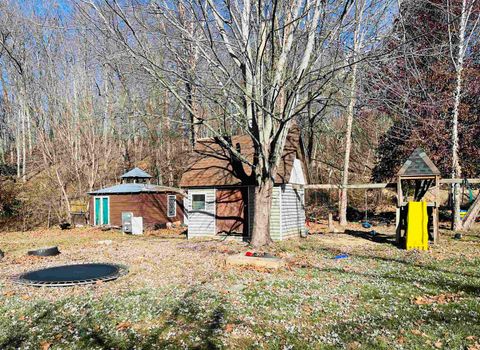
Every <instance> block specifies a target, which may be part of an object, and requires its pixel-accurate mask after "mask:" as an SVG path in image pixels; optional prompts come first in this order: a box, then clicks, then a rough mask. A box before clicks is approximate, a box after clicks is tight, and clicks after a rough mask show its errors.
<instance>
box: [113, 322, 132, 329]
mask: <svg viewBox="0 0 480 350" xmlns="http://www.w3.org/2000/svg"><path fill="white" fill-rule="evenodd" d="M131 326H132V324H131V323H130V322H128V321H123V322H120V323H119V324H117V327H115V328H116V329H117V330H118V331H124V330H126V329H128V328H130V327H131Z"/></svg>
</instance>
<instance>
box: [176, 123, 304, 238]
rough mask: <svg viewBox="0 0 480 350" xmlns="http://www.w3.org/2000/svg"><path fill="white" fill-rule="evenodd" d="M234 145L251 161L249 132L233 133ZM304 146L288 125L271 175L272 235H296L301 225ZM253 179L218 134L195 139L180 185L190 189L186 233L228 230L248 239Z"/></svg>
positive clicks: (228, 233)
mask: <svg viewBox="0 0 480 350" xmlns="http://www.w3.org/2000/svg"><path fill="white" fill-rule="evenodd" d="M230 141H231V142H232V145H234V147H236V149H237V150H238V151H239V152H240V153H241V154H242V155H243V156H244V157H246V158H247V159H249V160H250V161H253V156H254V147H253V143H252V140H251V138H250V137H249V136H248V135H241V136H232V137H231V140H230ZM305 174H307V172H306V167H305V164H304V152H303V146H302V143H301V138H300V131H299V129H298V127H296V126H295V127H292V129H291V130H290V132H289V134H288V136H287V140H286V145H285V149H284V152H283V154H282V158H281V161H280V164H279V168H278V172H277V175H276V177H275V185H274V188H273V193H272V208H271V217H270V235H271V237H272V239H274V240H282V239H285V238H288V237H293V236H299V235H300V233H301V232H302V231H303V230H304V229H305V204H304V188H303V187H304V185H305V184H306V177H305ZM254 184H255V179H254V177H253V175H252V171H251V169H250V167H249V166H248V165H246V164H244V163H242V162H240V161H238V160H237V159H236V158H235V157H233V156H232V155H231V154H230V152H229V151H228V150H226V149H225V148H224V147H222V146H221V144H220V142H219V140H218V139H216V138H208V139H202V140H198V142H197V144H196V146H195V149H194V151H193V153H192V155H191V158H190V162H189V165H188V168H187V169H186V171H185V172H184V174H183V176H182V179H181V181H180V187H182V188H185V189H186V190H187V191H188V196H187V197H186V198H185V208H186V212H187V213H188V215H187V216H188V237H198V236H215V235H229V236H237V237H241V238H242V239H244V240H248V238H249V236H250V235H251V232H252V225H253V214H254V210H255V208H254V195H255V185H254Z"/></svg>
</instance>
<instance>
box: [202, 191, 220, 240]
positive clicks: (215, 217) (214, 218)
mask: <svg viewBox="0 0 480 350" xmlns="http://www.w3.org/2000/svg"><path fill="white" fill-rule="evenodd" d="M206 201H207V197H205V202H206ZM206 205H207V203H205V207H206ZM213 235H214V236H216V235H217V189H216V188H214V189H213Z"/></svg>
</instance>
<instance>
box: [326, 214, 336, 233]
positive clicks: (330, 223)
mask: <svg viewBox="0 0 480 350" xmlns="http://www.w3.org/2000/svg"><path fill="white" fill-rule="evenodd" d="M328 232H330V233H332V232H335V226H334V225H333V214H332V213H328Z"/></svg>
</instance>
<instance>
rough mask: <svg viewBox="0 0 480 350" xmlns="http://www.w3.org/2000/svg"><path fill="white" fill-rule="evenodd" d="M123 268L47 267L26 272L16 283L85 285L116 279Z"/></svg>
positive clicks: (102, 265)
mask: <svg viewBox="0 0 480 350" xmlns="http://www.w3.org/2000/svg"><path fill="white" fill-rule="evenodd" d="M124 270H125V269H124V268H123V267H122V266H120V265H114V264H101V263H89V264H76V265H62V266H55V267H49V268H46V269H41V270H35V271H31V272H26V273H24V274H22V275H20V276H19V278H18V282H20V283H24V284H32V285H37V284H45V285H55V284H57V285H62V284H63V285H65V284H66V283H68V284H85V283H94V282H96V281H100V280H103V281H106V280H112V279H116V278H117V277H120V276H121V275H123V274H124Z"/></svg>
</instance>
